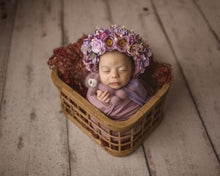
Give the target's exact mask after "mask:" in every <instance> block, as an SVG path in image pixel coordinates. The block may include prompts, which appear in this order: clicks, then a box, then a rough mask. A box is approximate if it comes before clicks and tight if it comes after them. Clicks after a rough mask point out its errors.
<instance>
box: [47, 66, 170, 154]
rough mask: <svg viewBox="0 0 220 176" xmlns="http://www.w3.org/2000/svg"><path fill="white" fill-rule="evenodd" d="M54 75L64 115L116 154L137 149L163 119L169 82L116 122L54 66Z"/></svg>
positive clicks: (108, 150) (103, 146)
mask: <svg viewBox="0 0 220 176" xmlns="http://www.w3.org/2000/svg"><path fill="white" fill-rule="evenodd" d="M51 77H52V80H53V82H54V84H55V85H56V87H57V88H58V91H59V94H60V99H61V107H62V111H63V112H64V114H65V115H66V116H67V117H68V118H69V119H70V120H71V121H73V122H74V123H75V124H76V125H77V126H78V127H79V128H80V129H81V130H82V131H84V132H85V133H86V134H87V135H88V136H89V137H91V138H92V139H93V140H94V141H95V142H96V143H97V144H99V145H100V146H101V147H102V148H104V149H105V150H106V151H107V152H108V153H110V154H112V155H114V156H126V155H129V154H130V153H132V152H134V151H135V150H136V149H137V148H138V146H139V145H140V144H141V143H142V142H144V140H145V139H146V138H147V137H148V136H149V134H150V133H151V132H152V131H153V130H154V129H155V128H156V127H157V126H158V125H159V124H160V122H161V120H162V116H163V107H164V101H165V96H166V93H167V91H168V89H169V84H164V85H163V87H162V88H161V89H160V90H159V91H158V92H157V93H156V94H155V95H154V96H153V97H152V98H151V99H150V100H149V101H148V102H147V103H146V104H145V105H144V106H143V107H141V108H140V109H139V110H138V111H137V112H136V113H135V114H134V115H133V116H132V117H131V118H129V119H128V120H126V121H114V120H111V119H109V118H108V117H107V116H105V115H104V114H103V113H102V112H100V111H99V110H98V109H96V108H95V107H94V106H93V105H92V104H90V103H89V102H88V101H87V100H86V99H85V98H83V97H82V96H81V95H79V94H78V93H77V92H76V91H75V90H73V89H72V88H71V87H69V86H68V85H67V84H65V83H64V82H63V81H62V80H61V79H60V78H59V77H58V74H57V68H53V70H52V73H51ZM94 119H95V120H94Z"/></svg>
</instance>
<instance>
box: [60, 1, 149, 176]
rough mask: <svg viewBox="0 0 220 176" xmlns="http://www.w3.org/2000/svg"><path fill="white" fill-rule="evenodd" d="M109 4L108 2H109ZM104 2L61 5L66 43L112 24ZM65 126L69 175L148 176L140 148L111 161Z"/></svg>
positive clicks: (72, 128) (108, 155) (109, 156)
mask: <svg viewBox="0 0 220 176" xmlns="http://www.w3.org/2000/svg"><path fill="white" fill-rule="evenodd" d="M109 3H110V1H109ZM109 10H110V9H108V4H106V1H102V0H98V1H82V0H74V1H71V0H69V1H65V2H64V25H65V27H64V31H65V34H66V41H67V42H74V41H76V39H78V38H79V37H81V36H82V34H83V33H90V32H94V30H95V28H96V26H104V27H107V26H109V24H111V23H112V21H111V17H110V16H109V15H110V14H109ZM68 124H69V125H68V126H69V128H68V129H69V143H70V158H71V160H70V162H71V172H72V173H71V175H83V176H87V175H89V176H96V175H112V176H114V175H115V176H116V175H121V176H123V175H126V176H129V175H132V176H133V175H148V169H147V166H146V162H145V157H144V153H143V151H142V148H141V147H140V148H138V150H137V151H136V152H135V153H133V154H132V155H129V156H128V157H123V158H118V157H113V156H111V155H110V154H108V153H107V152H105V151H104V150H103V149H102V148H101V147H100V146H98V145H97V144H96V143H95V142H93V141H92V139H90V138H89V137H88V136H87V135H86V134H84V133H83V132H82V131H81V130H80V129H78V127H77V126H76V125H75V124H73V123H72V122H71V121H69V123H68Z"/></svg>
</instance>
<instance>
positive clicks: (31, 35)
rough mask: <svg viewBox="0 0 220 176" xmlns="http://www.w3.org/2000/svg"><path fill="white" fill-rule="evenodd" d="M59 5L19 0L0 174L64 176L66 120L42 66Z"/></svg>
mask: <svg viewBox="0 0 220 176" xmlns="http://www.w3.org/2000/svg"><path fill="white" fill-rule="evenodd" d="M60 11H61V9H60V1H49V0H48V1H41V0H39V1H28V0H23V1H19V3H18V7H17V13H16V19H15V25H14V31H13V37H12V40H11V47H10V54H9V62H8V71H7V80H6V85H5V91H4V102H5V103H4V104H3V106H2V112H1V116H2V118H1V121H0V124H1V129H0V130H1V137H0V148H1V150H0V175H1V176H6V175H18V176H22V175H33V176H34V175H36V176H37V175H45V176H48V175H68V172H69V165H68V164H69V162H68V155H67V153H68V152H67V136H66V120H65V119H64V118H63V116H62V114H61V113H60V102H59V99H58V97H57V96H56V95H57V90H56V88H55V87H54V86H53V84H52V81H51V79H50V71H49V69H48V66H47V64H46V62H47V60H48V58H49V56H50V55H51V54H52V50H53V48H55V47H57V46H59V45H60V44H61V32H60Z"/></svg>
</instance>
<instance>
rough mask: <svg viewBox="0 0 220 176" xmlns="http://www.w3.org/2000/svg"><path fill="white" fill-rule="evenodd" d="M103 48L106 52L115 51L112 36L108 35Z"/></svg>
mask: <svg viewBox="0 0 220 176" xmlns="http://www.w3.org/2000/svg"><path fill="white" fill-rule="evenodd" d="M104 42H105V47H106V49H107V50H108V51H113V50H114V49H115V41H114V36H112V35H108V37H107V38H106V39H105V40H104Z"/></svg>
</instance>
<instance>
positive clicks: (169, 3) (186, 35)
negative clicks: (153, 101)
mask: <svg viewBox="0 0 220 176" xmlns="http://www.w3.org/2000/svg"><path fill="white" fill-rule="evenodd" d="M0 15H1V17H0V18H1V19H0V113H1V116H0V176H24V175H30V176H64V175H68V176H99V175H100V176H151V175H152V176H182V175H186V176H191V175H192V176H194V175H195V176H219V175H220V76H219V73H220V1H219V0H211V1H209V0H136V1H133V0H31V1H30V0H19V1H16V0H0ZM109 24H124V25H125V26H126V27H127V28H129V29H133V30H134V31H136V32H138V33H140V34H141V35H142V36H143V38H145V39H146V40H148V41H149V42H150V46H151V48H152V50H153V53H154V55H155V57H156V58H158V60H160V61H162V62H168V63H170V64H171V65H172V68H173V77H174V79H173V82H172V85H171V88H170V91H169V94H168V96H167V100H166V105H165V112H164V120H163V121H162V123H161V124H160V126H159V127H158V128H157V129H156V130H155V131H154V132H153V133H152V134H151V135H150V136H149V138H148V139H147V140H146V141H145V142H144V143H143V145H142V146H140V147H139V148H138V149H137V150H136V151H135V152H134V153H133V154H131V155H129V156H127V157H121V158H118V157H114V156H111V155H109V154H108V153H106V152H105V151H104V150H103V149H102V148H100V147H99V146H98V145H97V144H96V143H95V142H93V141H92V140H91V139H90V138H89V137H88V136H87V135H86V134H84V133H83V132H82V131H81V130H80V129H79V128H78V127H77V126H76V125H75V124H73V123H72V122H71V121H69V120H67V119H66V117H65V116H64V114H63V113H62V112H61V108H60V100H59V96H58V91H57V89H56V88H55V86H54V85H53V83H52V80H51V78H50V70H49V68H48V65H47V60H48V58H49V57H50V56H51V55H52V51H53V49H54V48H56V47H59V46H62V45H66V44H68V43H70V42H75V41H76V40H77V39H78V38H79V37H81V36H82V34H83V33H90V32H93V31H94V29H95V27H97V26H104V27H107V26H108V25H109Z"/></svg>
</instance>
